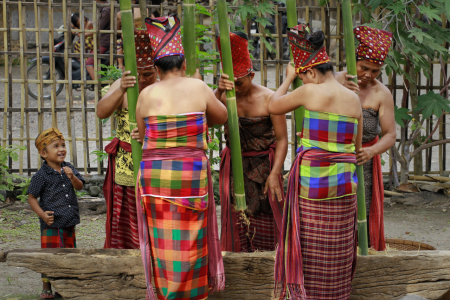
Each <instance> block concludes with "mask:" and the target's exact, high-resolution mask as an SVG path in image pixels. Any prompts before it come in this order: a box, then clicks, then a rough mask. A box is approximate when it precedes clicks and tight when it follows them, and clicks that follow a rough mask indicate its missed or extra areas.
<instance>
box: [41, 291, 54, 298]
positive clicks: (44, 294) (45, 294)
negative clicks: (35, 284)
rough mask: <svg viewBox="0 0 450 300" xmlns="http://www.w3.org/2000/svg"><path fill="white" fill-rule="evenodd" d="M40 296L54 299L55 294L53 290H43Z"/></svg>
mask: <svg viewBox="0 0 450 300" xmlns="http://www.w3.org/2000/svg"><path fill="white" fill-rule="evenodd" d="M40 298H41V299H54V298H55V297H54V296H53V293H52V290H42V292H41V296H40Z"/></svg>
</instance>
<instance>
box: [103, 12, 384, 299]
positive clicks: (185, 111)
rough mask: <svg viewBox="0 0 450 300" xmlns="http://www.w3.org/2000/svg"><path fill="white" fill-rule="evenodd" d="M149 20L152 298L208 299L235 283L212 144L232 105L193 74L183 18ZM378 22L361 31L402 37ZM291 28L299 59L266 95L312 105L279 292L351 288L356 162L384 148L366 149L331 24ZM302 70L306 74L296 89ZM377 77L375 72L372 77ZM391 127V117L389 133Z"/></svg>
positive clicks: (279, 258) (281, 110)
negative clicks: (153, 75)
mask: <svg viewBox="0 0 450 300" xmlns="http://www.w3.org/2000/svg"><path fill="white" fill-rule="evenodd" d="M146 26H147V33H148V38H149V43H150V46H151V51H152V62H153V63H154V67H155V68H156V71H157V75H158V77H159V81H156V82H155V81H153V82H152V83H151V84H147V87H145V88H143V89H142V90H141V89H140V95H139V99H138V104H137V109H136V118H137V125H138V128H139V136H137V134H135V135H134V136H135V137H136V138H138V139H139V140H140V141H142V143H143V150H144V153H143V158H142V162H141V165H140V173H139V175H138V183H137V186H136V188H137V194H138V196H137V197H136V200H135V201H136V209H137V218H138V232H139V238H138V239H139V243H140V248H141V253H142V258H143V262H144V268H145V272H146V280H147V299H183V300H184V299H192V300H194V299H206V298H207V297H208V293H209V292H212V291H219V290H223V289H224V288H225V270H224V267H223V261H222V254H221V247H220V240H219V235H218V228H217V218H216V211H215V203H214V193H213V190H212V180H211V169H210V165H209V160H208V158H207V157H206V155H205V150H206V149H207V142H208V126H212V125H214V124H224V123H225V122H226V121H227V110H226V107H225V105H224V104H223V103H222V102H221V101H220V100H219V99H218V98H217V97H216V96H215V94H214V93H213V91H212V90H211V89H210V88H209V87H208V86H207V85H206V84H205V83H204V82H203V81H201V80H198V79H194V78H186V77H185V76H184V72H185V68H186V62H185V59H184V50H183V46H182V43H181V34H180V21H179V19H178V18H177V17H176V16H170V17H161V18H148V19H146ZM358 30H359V29H358ZM366 31H367V30H366ZM369 31H370V30H369ZM372 32H376V34H377V37H375V40H372V39H371V41H370V42H368V43H366V42H363V41H362V40H361V39H360V41H361V44H364V45H366V44H367V45H369V46H370V44H373V43H376V42H377V41H379V40H383V41H384V40H385V38H386V35H387V36H388V38H390V36H389V35H388V34H387V33H385V32H383V31H379V30H372ZM378 36H379V37H378ZM288 37H289V42H290V45H291V49H292V52H293V54H294V63H295V67H294V66H292V65H291V64H289V65H288V67H287V70H286V80H285V81H284V83H283V84H282V85H281V86H280V88H279V89H278V90H277V91H276V92H275V94H273V95H272V96H271V97H270V98H268V99H267V100H266V101H265V102H264V105H265V106H266V108H267V110H268V112H269V113H270V114H275V115H283V114H286V113H288V112H290V111H293V110H294V109H296V108H298V107H300V106H303V107H305V117H304V121H303V131H302V132H301V135H300V137H301V140H300V145H299V148H298V150H297V153H298V154H297V157H296V158H295V161H294V162H293V164H292V168H291V171H290V175H289V182H288V190H287V195H286V197H285V199H284V200H285V205H284V212H283V220H282V224H281V228H280V236H279V241H278V247H277V250H276V263H275V282H276V284H275V297H277V298H279V299H311V300H313V299H333V300H339V299H349V296H350V291H351V280H352V277H353V272H354V269H355V263H356V236H357V235H356V223H357V222H356V186H357V178H356V173H355V171H356V164H357V161H358V163H364V162H366V161H368V160H369V158H372V157H373V156H374V155H375V154H379V153H381V152H379V153H375V151H372V152H370V153H369V154H367V153H366V152H367V151H366V152H364V151H361V149H362V138H363V122H364V121H363V111H362V109H361V102H360V99H359V97H358V96H357V94H355V93H354V92H353V91H352V90H351V89H349V88H347V87H346V86H344V85H343V84H342V83H341V82H340V81H339V78H340V77H339V76H341V75H339V74H338V75H335V74H334V73H333V67H332V65H331V64H330V60H329V58H328V55H327V53H326V51H325V47H324V39H325V36H324V34H323V32H316V33H312V32H311V30H310V29H309V27H307V26H303V25H299V26H297V27H295V28H291V29H290V31H289V32H288ZM373 37H374V36H372V35H371V38H373ZM389 44H390V42H389ZM389 44H388V45H387V48H386V51H384V52H382V53H383V54H382V55H384V56H385V55H386V53H387V50H388V48H389ZM385 47H386V46H385ZM358 49H359V48H358ZM370 53H372V51H370V52H369V51H367V54H366V53H364V54H363V53H361V55H360V54H357V55H360V56H361V59H362V60H364V59H366V57H365V56H367V57H368V58H370V60H372V61H369V60H366V61H369V62H370V63H371V64H378V62H382V61H383V60H384V59H381V57H379V59H378V58H376V57H374V56H373V55H371V54H370ZM378 54H379V53H378ZM138 57H139V54H138ZM374 59H375V60H376V62H374V61H375V60H374ZM381 64H382V63H381ZM138 65H139V64H138ZM364 70H365V69H364ZM361 72H362V71H361ZM125 75H126V74H125ZM139 76H141V74H140V73H139ZM343 76H344V77H345V74H344V75H343ZM297 77H300V79H301V80H302V81H303V83H304V85H303V86H302V87H300V88H298V89H296V90H294V91H293V92H291V93H289V94H287V91H288V88H289V86H290V84H291V83H292V81H293V80H294V79H295V78H297ZM336 77H337V78H338V80H337V79H336ZM125 78H127V76H124V77H123V79H122V81H121V82H119V83H117V85H116V87H115V88H116V89H115V90H114V89H113V90H111V91H110V95H107V96H108V97H109V99H112V98H111V97H115V98H114V99H116V98H117V101H116V102H115V105H112V106H108V107H109V108H110V111H113V110H121V109H124V107H123V101H124V100H123V98H124V90H126V88H127V87H128V86H132V85H133V84H134V83H135V80H134V79H129V78H130V77H128V79H125ZM373 80H376V79H375V78H372V79H371V80H369V81H368V82H367V84H368V85H369V89H370V88H371V86H370V85H373V84H374V81H373ZM344 81H345V79H344ZM139 82H141V79H139ZM366 87H367V85H366ZM377 87H378V85H377ZM353 88H355V87H353ZM369 94H370V90H369ZM119 97H122V100H121V101H122V102H121V101H120V100H119ZM106 99H108V98H106ZM106 99H102V100H101V101H100V102H99V107H100V103H102V102H103V101H105V100H106ZM119 102H120V103H119ZM106 103H107V101H105V102H104V104H103V105H106ZM370 105H373V103H372V104H370ZM105 107H106V106H105ZM110 111H108V113H109V112H110ZM381 113H382V112H380V114H381ZM386 128H387V127H385V128H383V126H382V129H383V131H384V132H383V133H385V132H386V130H387V129H386ZM389 129H390V128H389ZM383 149H384V148H382V147H381V148H380V149H379V151H382V150H383ZM361 153H363V154H361ZM357 155H358V157H357ZM370 156H372V157H370ZM130 206H131V205H130ZM114 209H116V208H111V210H114ZM116 210H117V209H116ZM107 230H108V229H107ZM151 270H152V271H151ZM152 277H153V278H154V288H155V290H156V294H155V293H154V289H153V285H152V283H151V282H152V280H151V279H152Z"/></svg>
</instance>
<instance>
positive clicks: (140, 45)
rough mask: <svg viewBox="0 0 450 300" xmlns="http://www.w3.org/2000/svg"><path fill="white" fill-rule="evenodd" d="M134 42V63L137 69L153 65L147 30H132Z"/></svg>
mask: <svg viewBox="0 0 450 300" xmlns="http://www.w3.org/2000/svg"><path fill="white" fill-rule="evenodd" d="M134 44H135V46H136V63H137V68H138V69H146V68H150V67H153V56H152V47H151V46H150V38H149V37H148V32H147V30H139V29H135V30H134Z"/></svg>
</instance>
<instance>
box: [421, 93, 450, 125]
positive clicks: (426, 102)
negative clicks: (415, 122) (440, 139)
mask: <svg viewBox="0 0 450 300" xmlns="http://www.w3.org/2000/svg"><path fill="white" fill-rule="evenodd" d="M418 98H419V104H417V106H416V108H415V109H414V111H415V112H418V111H420V112H421V113H422V117H423V118H424V119H428V118H429V117H431V116H432V115H435V116H436V117H438V118H439V117H440V116H441V115H442V112H443V111H445V112H450V101H449V100H447V99H445V98H444V97H442V96H441V95H439V94H436V93H435V92H433V91H429V92H428V94H424V95H420V96H419V97H418Z"/></svg>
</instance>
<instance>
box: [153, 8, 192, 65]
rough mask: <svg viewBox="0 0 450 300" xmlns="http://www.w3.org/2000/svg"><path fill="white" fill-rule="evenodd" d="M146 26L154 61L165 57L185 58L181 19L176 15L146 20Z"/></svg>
mask: <svg viewBox="0 0 450 300" xmlns="http://www.w3.org/2000/svg"><path fill="white" fill-rule="evenodd" d="M145 25H146V26H147V31H148V34H149V37H150V43H151V46H152V50H153V59H154V61H157V60H158V59H160V58H161V57H165V56H174V55H179V56H182V57H184V48H183V45H182V40H181V32H180V19H179V18H178V17H177V16H176V15H170V16H168V17H159V18H146V19H145Z"/></svg>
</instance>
